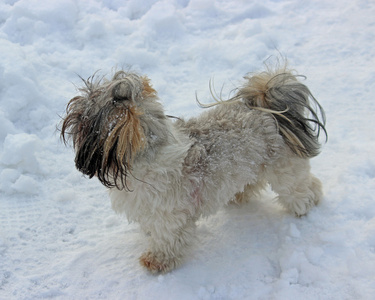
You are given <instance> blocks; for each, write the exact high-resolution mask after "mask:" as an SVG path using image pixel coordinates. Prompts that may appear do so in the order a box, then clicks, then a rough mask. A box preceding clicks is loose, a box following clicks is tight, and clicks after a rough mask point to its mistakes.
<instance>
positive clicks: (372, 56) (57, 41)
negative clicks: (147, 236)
mask: <svg viewBox="0 0 375 300" xmlns="http://www.w3.org/2000/svg"><path fill="white" fill-rule="evenodd" d="M374 15H375V3H374V2H373V1H370V0H368V1H367V0H356V1H352V0H340V1H325V0H316V1H299V0H279V1H276V0H262V1H260V0H254V1H245V0H242V1H241V0H238V1H235V0H232V1H223V0H222V1H213V0H190V1H189V0H170V1H167V0H164V1H151V0H145V1H138V0H129V1H119V0H108V1H104V0H103V1H98V0H97V1H95V0H85V1H83V0H82V1H78V0H77V1H74V0H54V1H43V2H42V1H38V0H4V1H1V2H0V49H1V50H0V51H1V55H0V78H1V80H0V197H1V198H0V299H44V298H55V299H302V298H303V299H375V267H374V266H375V196H374V195H375V156H374V149H375V131H374V129H373V128H374V127H375V121H374V119H375V118H374V117H373V114H374V111H375V107H374V104H373V97H374V95H375V22H374ZM280 55H281V56H286V57H287V58H288V60H289V64H290V66H292V67H293V68H295V69H296V70H298V72H300V73H302V74H304V75H306V76H307V81H306V83H307V85H308V86H309V87H310V89H311V90H312V92H313V94H314V95H315V97H316V98H317V99H318V100H319V101H320V103H321V104H322V105H323V107H324V108H325V110H326V115H327V120H328V123H327V129H328V133H329V141H328V143H327V144H326V145H325V146H324V148H323V151H322V154H321V155H320V156H318V157H317V158H315V159H313V160H312V168H313V171H314V173H315V174H316V175H317V176H318V177H319V178H320V179H321V180H322V182H323V183H324V191H325V197H324V201H323V202H322V203H321V204H320V205H319V206H318V207H316V208H314V209H313V210H312V211H311V213H310V214H309V215H308V216H306V217H302V218H295V217H293V216H291V215H289V214H287V213H286V212H285V211H283V210H282V209H281V208H280V207H279V206H278V205H277V204H276V203H274V201H273V195H272V194H271V193H270V192H268V191H266V192H265V193H264V194H262V195H261V197H260V199H259V201H257V202H252V203H249V204H246V205H244V206H241V207H237V206H234V205H233V206H232V205H231V206H229V207H227V208H225V209H222V210H220V211H219V212H218V214H216V215H214V216H211V217H209V218H207V219H203V220H200V221H199V226H198V230H197V242H196V244H195V245H193V247H192V250H191V253H190V254H189V255H188V257H187V258H186V262H185V264H184V265H182V266H181V267H180V268H178V269H176V270H174V271H172V272H171V273H168V274H164V275H157V276H153V275H150V274H149V273H147V272H146V271H145V270H144V269H142V268H141V266H140V265H139V263H138V260H137V259H138V257H139V255H140V254H141V252H142V251H143V250H144V249H145V247H146V242H145V240H144V239H143V237H142V235H141V233H140V230H139V227H138V225H137V224H128V222H127V221H126V220H125V219H124V218H123V217H120V216H117V215H115V213H114V212H113V211H112V210H111V208H110V201H109V198H108V195H107V192H106V191H105V188H104V187H103V186H101V185H100V183H99V182H97V181H95V180H88V179H87V178H84V177H82V176H81V175H80V173H79V172H78V171H76V170H75V167H74V154H73V150H72V149H71V148H67V147H65V146H64V145H63V143H62V142H61V141H60V139H59V132H58V131H57V130H56V125H57V124H58V123H59V122H60V116H62V115H63V114H64V109H65V106H66V103H67V101H68V100H69V99H70V98H71V97H72V96H73V95H74V94H75V93H76V85H79V84H80V79H79V77H78V76H77V74H78V75H80V76H82V77H83V78H87V77H88V76H90V75H92V74H93V73H94V72H95V71H97V70H100V72H101V73H102V74H107V73H111V71H112V70H113V68H122V67H123V68H129V67H131V68H132V69H133V70H135V71H138V72H141V73H142V74H147V75H148V76H149V77H150V78H151V80H152V83H153V85H154V87H155V88H156V90H158V92H159V96H160V98H161V100H162V102H163V104H164V105H165V108H166V112H167V113H168V114H171V115H175V116H185V117H189V116H192V115H194V114H197V113H199V111H200V108H198V107H197V105H196V103H195V92H197V94H198V97H199V99H200V100H201V101H202V102H208V101H210V98H209V80H210V79H212V80H213V81H214V82H215V86H216V89H217V90H220V89H221V87H223V93H224V96H225V94H226V93H229V92H230V90H231V89H232V88H233V87H235V86H236V85H237V84H238V83H239V82H240V81H241V78H242V76H243V75H245V74H246V73H248V72H252V71H257V70H260V69H262V64H263V62H264V61H265V60H267V58H268V57H270V56H274V57H275V56H276V57H277V56H280Z"/></svg>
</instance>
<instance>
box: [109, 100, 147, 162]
mask: <svg viewBox="0 0 375 300" xmlns="http://www.w3.org/2000/svg"><path fill="white" fill-rule="evenodd" d="M139 115H141V113H140V112H138V111H137V109H136V107H135V106H132V107H129V108H127V109H123V110H122V111H121V112H120V113H119V114H118V115H117V116H116V125H115V126H114V128H113V129H112V130H111V131H110V132H109V133H108V137H107V138H106V140H105V142H104V147H103V152H104V153H103V156H104V158H103V162H102V164H103V165H107V162H108V157H109V156H110V152H111V151H112V150H113V148H114V147H116V151H115V153H116V156H117V161H122V162H123V163H124V164H125V165H127V166H130V165H131V163H132V162H133V160H134V157H135V155H136V154H137V153H138V152H139V151H140V150H142V149H143V148H144V146H145V143H146V138H145V135H144V132H143V129H142V126H141V125H140V121H139V118H138V116H139ZM116 143H117V145H116V146H115V144H116Z"/></svg>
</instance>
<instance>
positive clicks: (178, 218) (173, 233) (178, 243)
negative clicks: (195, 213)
mask: <svg viewBox="0 0 375 300" xmlns="http://www.w3.org/2000/svg"><path fill="white" fill-rule="evenodd" d="M150 220H152V223H150V222H151V221H150ZM147 223H148V224H147V225H148V226H147V231H148V233H149V234H150V235H151V236H150V248H149V251H147V252H145V253H144V254H143V255H142V256H141V257H140V262H141V264H142V265H143V266H144V267H146V268H147V269H148V270H149V271H150V272H152V273H159V272H162V273H165V272H168V271H170V270H172V269H174V268H176V267H177V266H178V265H179V264H180V263H181V262H182V259H183V256H184V254H185V253H186V251H187V249H188V246H189V245H190V244H191V242H192V240H193V237H194V232H195V221H194V220H193V219H192V218H191V217H189V216H188V215H187V214H186V213H183V212H172V213H170V212H168V213H166V212H162V213H160V212H158V213H157V214H154V215H153V216H151V218H150V219H149V220H148V222H147Z"/></svg>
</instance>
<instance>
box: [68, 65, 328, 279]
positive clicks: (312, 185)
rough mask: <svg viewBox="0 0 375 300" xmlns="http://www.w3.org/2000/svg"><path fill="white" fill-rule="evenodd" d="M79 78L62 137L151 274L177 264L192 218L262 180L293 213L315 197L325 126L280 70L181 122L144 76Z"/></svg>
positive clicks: (241, 198) (311, 101) (249, 191)
mask: <svg viewBox="0 0 375 300" xmlns="http://www.w3.org/2000/svg"><path fill="white" fill-rule="evenodd" d="M84 83H85V86H84V87H83V88H82V89H80V92H81V93H80V95H79V96H76V97H74V98H73V99H71V100H70V102H69V104H68V106H67V113H66V116H65V117H64V119H63V122H62V127H61V136H62V138H63V140H64V142H67V140H68V139H69V138H71V139H72V141H73V145H74V149H75V151H76V158H75V164H76V167H77V168H78V170H80V171H81V172H82V173H83V174H85V175H88V176H89V177H90V178H91V177H93V176H96V177H97V178H98V179H99V180H100V181H101V182H102V183H103V184H104V185H105V186H106V187H108V188H109V191H110V198H111V201H112V207H113V209H114V210H115V211H116V212H118V213H125V214H126V216H127V218H128V219H129V220H131V221H136V222H139V224H140V226H141V228H142V229H143V231H144V232H145V233H147V235H148V236H149V249H148V251H146V252H145V253H144V254H143V255H142V256H141V258H140V261H141V264H142V265H143V266H145V267H146V268H147V269H149V270H150V271H151V272H167V271H169V270H172V269H173V268H175V267H176V266H177V265H179V264H180V263H181V261H182V259H183V257H184V254H185V253H186V250H187V248H188V245H189V244H191V243H192V241H193V240H194V234H195V233H194V232H195V222H196V220H197V219H198V218H199V217H201V216H207V215H209V214H212V213H214V212H216V211H217V210H218V208H220V207H221V206H223V205H225V204H227V203H228V202H230V201H233V202H236V203H241V202H245V201H249V200H250V199H251V198H252V197H254V196H255V195H256V194H257V193H258V192H259V191H260V190H261V189H263V188H264V187H265V185H266V184H267V183H269V184H270V186H271V188H272V189H273V191H274V192H275V193H277V194H278V200H279V202H280V203H281V204H282V205H283V206H284V207H285V208H286V209H287V210H289V211H290V212H292V213H294V214H295V215H297V216H302V215H304V214H306V213H307V212H308V211H309V210H310V208H311V207H313V206H314V205H316V204H317V203H318V202H319V200H320V199H321V197H322V188H321V183H320V181H319V180H318V179H317V178H316V177H314V176H313V175H312V174H311V173H310V165H309V158H311V157H314V156H316V155H317V154H318V153H319V148H320V144H319V141H318V137H319V133H320V132H321V131H323V132H324V133H326V131H325V127H324V125H325V117H324V112H323V110H322V108H321V107H320V105H319V104H318V102H317V101H316V100H315V98H314V97H313V96H312V95H311V93H310V91H309V89H308V88H307V87H306V86H305V85H304V84H303V83H301V82H300V81H299V80H298V76H296V75H294V74H293V72H291V71H289V70H287V69H286V67H284V68H278V69H276V70H272V69H271V68H268V69H267V70H266V71H264V72H262V73H259V74H254V75H252V76H247V77H245V82H244V84H243V86H242V87H240V88H238V90H237V91H236V94H235V96H234V97H232V98H231V99H229V100H226V101H217V103H215V104H214V105H211V106H213V107H212V108H209V109H207V110H206V111H204V112H203V113H202V114H201V115H200V116H198V117H196V118H192V119H190V120H187V121H185V120H183V119H178V120H171V119H170V118H169V117H168V116H166V115H165V113H164V110H163V107H162V105H161V104H160V102H158V97H157V93H156V91H155V90H154V89H153V88H152V87H151V85H150V81H149V79H148V78H147V77H145V76H139V75H137V74H135V73H132V72H125V71H119V72H117V73H116V74H115V75H114V76H113V78H112V79H110V80H108V79H105V78H102V79H100V80H99V79H96V77H95V76H93V77H91V78H89V79H88V80H85V81H84Z"/></svg>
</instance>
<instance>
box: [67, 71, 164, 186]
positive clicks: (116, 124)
mask: <svg viewBox="0 0 375 300" xmlns="http://www.w3.org/2000/svg"><path fill="white" fill-rule="evenodd" d="M83 82H84V87H82V88H80V89H79V91H80V95H78V96H76V97H74V98H72V99H71V100H70V101H69V103H68V105H67V108H66V116H65V117H64V119H63V121H62V125H61V137H62V139H63V141H64V142H65V143H66V142H67V141H68V139H71V140H72V141H73V145H74V149H75V152H76V157H75V164H76V167H77V169H78V170H79V171H81V172H82V173H83V174H85V175H88V176H89V177H90V178H92V177H93V176H97V177H98V179H99V180H100V181H101V182H102V183H103V184H104V185H105V186H107V187H117V188H119V189H123V188H127V183H126V179H127V176H128V175H129V174H131V170H132V165H133V163H134V161H135V160H136V159H137V158H139V156H142V155H145V152H148V154H149V155H152V153H153V152H155V151H156V149H157V148H158V147H157V146H158V145H160V144H162V143H164V142H165V140H166V139H167V133H166V128H165V122H166V116H165V114H164V111H163V108H162V106H161V104H160V103H159V102H158V101H157V100H158V99H157V95H156V91H155V90H154V89H153V88H152V87H151V85H150V81H149V79H148V78H147V77H142V76H139V75H137V74H135V73H128V72H124V71H118V72H116V74H115V75H114V76H113V78H112V79H111V80H107V79H106V78H101V79H98V78H97V77H96V76H95V75H94V76H92V77H90V78H89V79H88V80H83Z"/></svg>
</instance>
